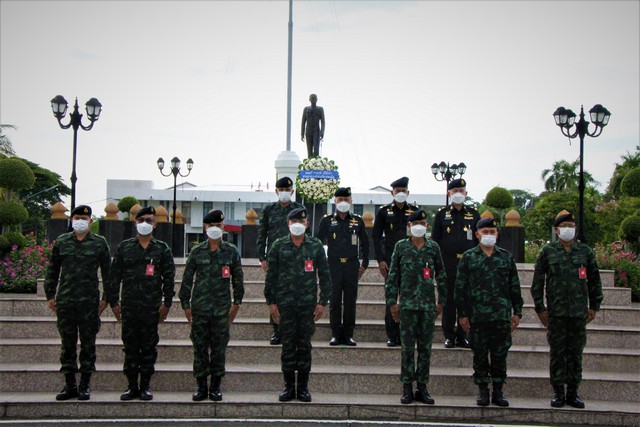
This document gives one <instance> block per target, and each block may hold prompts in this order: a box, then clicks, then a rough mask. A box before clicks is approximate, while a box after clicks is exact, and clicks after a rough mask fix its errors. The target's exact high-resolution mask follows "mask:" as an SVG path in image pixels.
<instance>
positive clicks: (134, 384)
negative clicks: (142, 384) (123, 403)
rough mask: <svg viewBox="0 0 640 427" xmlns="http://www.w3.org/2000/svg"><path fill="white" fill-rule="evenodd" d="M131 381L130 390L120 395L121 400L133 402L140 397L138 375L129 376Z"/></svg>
mask: <svg viewBox="0 0 640 427" xmlns="http://www.w3.org/2000/svg"><path fill="white" fill-rule="evenodd" d="M127 380H129V388H128V389H127V391H125V392H124V393H122V394H121V395H120V400H133V399H135V398H137V397H140V389H139V388H138V374H135V375H134V374H129V375H127Z"/></svg>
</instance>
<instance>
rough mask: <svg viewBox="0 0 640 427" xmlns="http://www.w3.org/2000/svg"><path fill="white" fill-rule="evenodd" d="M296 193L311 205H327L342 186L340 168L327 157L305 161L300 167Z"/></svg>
mask: <svg viewBox="0 0 640 427" xmlns="http://www.w3.org/2000/svg"><path fill="white" fill-rule="evenodd" d="M298 169H299V171H298V176H297V177H296V191H297V192H298V194H300V196H301V197H303V198H304V200H305V201H307V202H311V203H326V202H327V201H328V200H329V199H331V198H332V197H333V193H335V191H336V190H337V189H338V185H339V184H340V174H339V173H338V166H336V164H335V162H334V161H333V160H329V159H327V158H326V157H312V158H310V159H305V160H304V161H303V162H302V163H301V164H300V166H298Z"/></svg>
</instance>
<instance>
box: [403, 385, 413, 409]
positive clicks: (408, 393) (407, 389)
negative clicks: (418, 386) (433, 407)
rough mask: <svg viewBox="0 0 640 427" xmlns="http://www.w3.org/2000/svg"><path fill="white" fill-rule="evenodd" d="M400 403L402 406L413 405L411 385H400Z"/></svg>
mask: <svg viewBox="0 0 640 427" xmlns="http://www.w3.org/2000/svg"><path fill="white" fill-rule="evenodd" d="M400 403H402V404H403V405H408V404H409V403H413V383H409V384H402V397H401V398H400Z"/></svg>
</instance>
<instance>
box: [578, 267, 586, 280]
mask: <svg viewBox="0 0 640 427" xmlns="http://www.w3.org/2000/svg"><path fill="white" fill-rule="evenodd" d="M578 277H579V278H580V279H586V278H587V269H586V268H584V267H580V268H579V269H578Z"/></svg>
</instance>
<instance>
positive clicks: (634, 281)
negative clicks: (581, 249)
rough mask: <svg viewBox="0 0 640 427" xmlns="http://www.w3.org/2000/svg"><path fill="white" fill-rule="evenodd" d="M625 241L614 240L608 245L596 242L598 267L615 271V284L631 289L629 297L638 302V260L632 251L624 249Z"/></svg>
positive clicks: (639, 285) (639, 287)
mask: <svg viewBox="0 0 640 427" xmlns="http://www.w3.org/2000/svg"><path fill="white" fill-rule="evenodd" d="M626 245H627V244H626V242H614V243H610V244H608V245H602V244H599V243H598V244H596V245H595V247H594V248H593V250H594V251H595V252H596V258H597V260H598V267H600V268H601V269H603V270H613V271H614V272H615V279H614V280H615V286H616V287H620V288H630V289H631V299H632V301H634V302H640V261H639V260H638V258H637V257H636V255H634V254H633V253H631V252H629V251H628V250H627V249H625V246H626Z"/></svg>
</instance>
